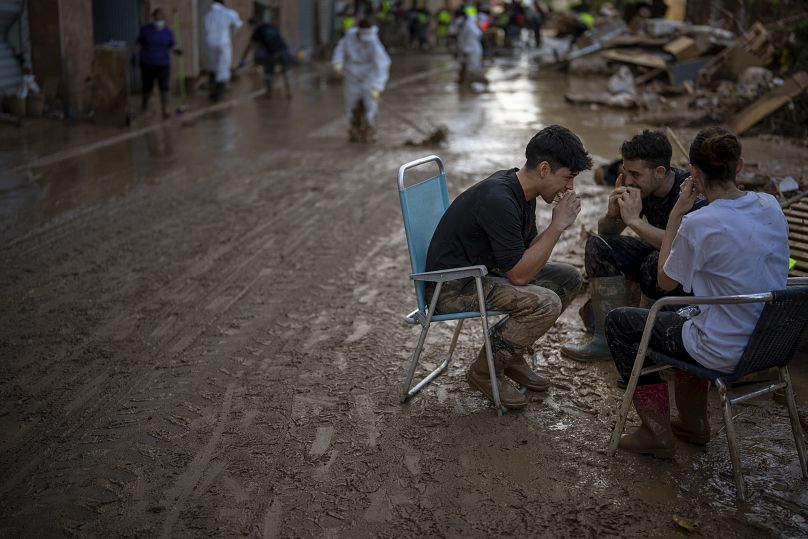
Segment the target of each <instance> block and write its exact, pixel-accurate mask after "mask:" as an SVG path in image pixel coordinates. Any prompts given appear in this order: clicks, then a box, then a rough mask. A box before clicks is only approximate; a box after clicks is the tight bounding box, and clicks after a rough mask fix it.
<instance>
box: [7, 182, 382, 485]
mask: <svg viewBox="0 0 808 539" xmlns="http://www.w3.org/2000/svg"><path fill="white" fill-rule="evenodd" d="M343 185H349V186H350V185H352V184H351V183H350V182H344V184H343ZM358 188H359V186H358V185H357V186H356V187H355V188H354V189H351V190H349V191H348V192H347V193H346V194H344V195H343V196H342V197H341V198H339V199H337V202H338V203H337V204H335V205H334V207H337V208H338V207H340V206H341V205H342V204H344V203H346V202H348V201H350V200H351V199H352V198H353V193H352V191H354V190H356V189H358ZM379 196H384V195H379ZM309 199H310V197H304V198H303V199H301V200H300V201H299V203H298V204H297V205H295V206H292V207H290V208H288V209H287V210H286V211H285V212H284V213H283V214H281V215H279V216H276V217H275V218H274V219H273V220H272V222H271V224H274V223H275V222H277V221H279V220H282V219H283V218H286V219H294V218H297V217H299V215H298V213H300V211H301V209H305V208H304V206H306V204H307V203H308V202H309ZM319 219H320V216H319V215H318V216H316V217H315V218H310V220H309V221H308V222H307V223H306V224H305V227H304V229H303V230H304V232H302V233H301V234H299V235H298V236H297V238H293V240H292V241H291V242H288V243H287V244H286V245H285V251H284V252H285V254H286V255H293V254H295V253H296V252H297V251H298V250H300V249H301V248H302V247H304V246H305V245H306V244H307V243H311V242H314V241H315V240H314V238H315V235H314V234H310V232H311V231H312V230H313V227H314V226H315V224H316V222H317V221H318V220H319ZM271 224H264V225H262V226H261V227H258V228H257V229H253V230H252V231H251V232H250V233H248V234H247V235H245V236H243V237H242V239H241V241H247V238H250V237H251V236H254V235H257V234H259V233H260V231H262V230H263V229H265V228H268V227H269V226H271ZM261 239H262V238H258V239H256V243H257V242H258V241H260V240H261ZM301 239H308V242H305V241H301ZM273 243H274V242H267V243H266V244H265V245H264V246H263V248H262V249H259V250H258V251H256V252H254V254H253V255H251V256H250V257H249V258H248V260H247V261H246V262H244V263H242V264H240V265H236V264H234V266H235V267H233V268H232V269H231V271H230V273H228V274H227V275H226V276H225V278H224V279H222V280H221V281H220V287H218V288H214V291H213V292H212V293H210V294H205V295H203V296H202V298H201V300H200V301H197V304H198V305H201V304H202V303H205V302H206V301H207V304H208V305H210V299H211V298H213V299H214V300H215V298H217V297H221V294H222V292H223V291H224V290H226V288H227V285H228V284H229V283H230V282H231V281H233V280H235V279H236V278H237V277H238V275H239V273H243V272H244V270H245V269H246V268H248V267H249V265H250V264H251V263H252V262H254V261H255V260H257V259H258V258H259V256H260V255H262V254H263V253H264V251H266V250H267V249H268V248H270V247H271V246H272V245H273ZM253 246H254V243H250V244H248V245H247V246H246V248H244V249H241V250H245V251H247V252H249V251H250V249H249V247H253ZM237 247H240V246H239V245H234V246H233V247H232V248H231V249H229V250H228V251H227V252H229V251H232V250H235V249H236V248H237ZM326 252H328V253H329V254H330V255H332V256H334V257H335V258H339V256H338V255H340V254H341V252H340V251H339V249H338V248H334V249H326ZM266 275H267V273H266V270H264V271H263V272H261V273H259V275H258V276H257V277H256V278H254V279H253V281H252V282H251V283H250V284H249V285H248V286H247V287H245V288H243V289H242V290H241V292H240V293H239V294H237V296H236V297H235V298H232V299H230V300H229V301H228V302H227V303H224V304H223V305H222V307H224V310H221V309H215V311H216V312H215V313H213V315H212V316H211V317H210V318H209V323H208V324H207V325H208V326H209V325H210V324H212V323H213V321H214V320H215V319H216V317H217V316H220V315H221V314H223V313H224V312H225V311H226V310H227V309H229V308H230V307H231V306H232V305H233V304H234V303H235V302H236V301H238V299H240V298H242V297H243V296H244V295H245V294H246V293H247V291H248V290H249V289H250V287H252V286H253V285H254V284H255V282H257V280H258V279H260V278H261V277H262V276H266ZM180 280H181V279H175V282H177V281H180ZM191 299H194V298H191ZM144 303H148V301H147V302H144ZM209 310H210V309H209ZM191 312H193V310H191ZM126 320H128V317H126V316H122V317H120V318H119V319H116V320H115V321H114V322H113V323H112V324H110V325H108V326H105V327H104V328H102V333H104V334H114V333H115V330H116V329H117V328H118V327H119V326H121V325H123V324H124V323H125V322H126ZM190 323H191V322H186V324H185V325H183V326H181V327H180V328H178V329H177V330H176V331H174V332H172V334H173V335H172V336H171V337H170V338H167V339H164V340H163V345H162V350H163V351H165V349H166V347H167V346H168V345H169V344H171V343H172V342H174V344H173V347H169V348H168V352H169V353H170V354H172V355H176V354H179V353H181V352H182V351H183V350H185V349H186V348H187V347H188V346H190V345H191V344H192V343H193V342H194V341H195V340H196V339H197V338H198V337H199V335H201V334H202V332H203V331H204V329H205V328H204V327H203V328H202V329H200V330H199V331H196V332H191V333H189V334H188V335H190V337H187V336H186V337H182V338H181V340H180V341H179V342H175V338H176V337H177V336H179V335H181V334H183V332H185V331H186V329H187V327H188V325H189V324H190ZM161 324H163V322H162V321H159V320H158V321H157V322H155V325H157V326H158V327H159V326H160V325H161ZM163 326H164V324H163ZM159 351H161V350H159V349H158V351H157V352H155V354H157V353H159ZM98 361H101V360H98ZM114 369H115V367H114V366H110V367H108V368H107V370H106V371H104V372H103V373H102V374H100V375H99V376H97V377H95V378H94V379H93V380H91V382H90V383H88V384H87V385H86V386H84V387H83V388H82V389H81V390H79V391H78V393H79V396H77V397H76V399H74V400H73V401H71V402H70V403H69V404H68V406H67V412H68V413H67V414H66V415H67V417H66V418H65V420H64V421H68V422H69V421H70V416H71V415H72V414H75V412H77V411H78V410H79V409H81V410H82V414H81V419H82V420H81V421H80V422H78V423H76V424H74V425H73V426H72V428H71V427H70V426H69V423H68V424H67V425H64V426H63V427H60V428H58V429H57V430H58V431H60V432H61V433H62V437H63V438H66V437H68V436H70V435H72V434H73V432H75V431H76V430H77V429H78V428H79V427H80V426H82V425H84V424H89V423H92V422H93V420H94V419H95V418H96V417H97V416H98V414H100V413H102V412H103V411H104V410H105V409H107V408H108V407H109V404H111V402H110V401H111V399H115V397H116V396H118V397H121V398H120V399H118V400H119V404H120V403H121V402H122V401H123V400H125V398H126V396H127V395H129V394H131V393H132V392H133V391H135V389H136V385H133V386H130V388H129V390H128V391H126V392H125V394H124V395H116V393H115V392H114V391H109V395H104V394H103V390H104V389H105V388H104V387H103V385H102V384H103V382H104V381H106V380H107V379H108V378H109V375H110V374H111V371H113V370H114ZM92 370H94V366H93V365H90V366H88V367H87V368H86V369H85V370H83V371H81V372H80V373H79V374H78V375H76V376H75V379H79V378H81V377H82V376H85V375H86V374H87V373H88V372H91V371H92ZM43 387H45V386H44V385H43ZM93 399H95V401H93ZM47 406H48V403H43V404H42V406H41V407H40V409H42V408H45V407H47ZM29 430H30V431H31V434H35V432H34V431H35V429H34V428H33V427H32V428H31V429H29ZM20 434H21V433H20ZM16 441H17V443H15V444H14V445H15V446H16V448H17V449H18V450H19V452H20V453H22V454H24V455H26V456H30V449H31V448H30V444H32V443H35V440H32V439H28V440H27V443H26V442H25V441H24V442H22V443H20V442H19V437H17V440H16ZM9 442H10V441H9ZM21 446H22V447H21ZM49 454H50V451H47V452H45V453H44V454H40V455H39V457H38V458H34V459H33V460H32V461H30V462H29V463H27V464H26V465H23V467H22V468H21V469H20V473H18V474H15V476H14V477H12V478H11V480H10V481H8V482H6V483H5V484H4V486H3V489H2V490H1V491H0V496H2V495H4V494H5V493H6V492H8V491H10V490H11V489H12V488H14V487H15V486H16V484H17V483H18V482H19V481H20V480H21V479H22V478H23V477H25V476H26V475H27V474H28V472H30V471H31V469H32V468H34V467H35V466H36V465H38V464H39V463H40V462H41V461H42V459H44V458H45V457H47V456H48V455H49Z"/></svg>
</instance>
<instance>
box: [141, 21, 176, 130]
mask: <svg viewBox="0 0 808 539" xmlns="http://www.w3.org/2000/svg"><path fill="white" fill-rule="evenodd" d="M137 45H138V49H139V50H138V56H139V57H140V73H141V79H142V82H143V94H142V101H141V112H145V111H146V109H147V107H148V105H149V97H150V96H151V92H152V88H154V83H155V81H157V85H158V87H159V88H160V108H161V109H162V112H163V117H164V118H168V117H169V116H171V114H170V113H169V108H168V91H169V78H170V76H171V52H172V51H173V52H174V53H175V54H182V53H181V51H180V50H179V49H177V48H175V45H176V43H175V42H174V34H173V33H172V32H171V30H170V29H168V28H166V21H165V16H164V14H163V10H162V9H160V8H157V9H155V10H154V11H153V12H152V22H151V23H149V24H146V25H144V26H143V27H142V28H141V29H140V33H139V34H138V38H137Z"/></svg>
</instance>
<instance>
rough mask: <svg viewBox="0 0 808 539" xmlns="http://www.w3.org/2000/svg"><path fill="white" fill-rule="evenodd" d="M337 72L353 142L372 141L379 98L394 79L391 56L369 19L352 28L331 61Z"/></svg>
mask: <svg viewBox="0 0 808 539" xmlns="http://www.w3.org/2000/svg"><path fill="white" fill-rule="evenodd" d="M331 65H332V67H333V68H334V71H335V72H336V73H337V74H339V75H342V76H344V79H345V82H344V89H345V108H346V109H347V112H348V116H349V119H350V128H349V131H348V135H349V139H350V140H351V142H372V141H373V140H374V139H375V129H374V121H375V118H376V112H377V111H378V109H379V98H380V96H381V92H382V91H383V90H384V87H385V85H386V84H387V79H388V77H389V76H390V56H388V54H387V51H386V50H385V49H384V45H382V42H381V41H380V40H379V36H378V30H377V28H376V26H373V25H372V24H371V23H370V21H369V20H368V19H363V20H362V21H360V22H359V26H358V27H357V28H350V29H348V31H347V33H346V34H345V35H344V36H343V37H342V39H340V40H339V43H337V47H336V49H334V55H333V57H332V59H331Z"/></svg>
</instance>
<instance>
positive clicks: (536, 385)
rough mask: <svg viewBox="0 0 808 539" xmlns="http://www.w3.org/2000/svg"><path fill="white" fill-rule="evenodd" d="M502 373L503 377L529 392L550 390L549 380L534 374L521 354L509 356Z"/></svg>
mask: <svg viewBox="0 0 808 539" xmlns="http://www.w3.org/2000/svg"><path fill="white" fill-rule="evenodd" d="M504 372H505V376H507V377H508V378H510V379H511V380H513V381H514V382H516V383H517V384H519V385H520V386H522V387H526V388H527V389H529V390H531V391H547V390H548V389H550V380H548V379H547V378H545V377H544V376H539V375H538V374H536V373H535V372H534V371H533V369H531V368H530V366H529V365H528V364H527V361H525V356H524V354H522V353H515V354H513V355H511V357H510V358H509V359H508V361H507V363H506V367H505V371H504Z"/></svg>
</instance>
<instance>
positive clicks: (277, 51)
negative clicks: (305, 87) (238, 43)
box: [239, 18, 292, 99]
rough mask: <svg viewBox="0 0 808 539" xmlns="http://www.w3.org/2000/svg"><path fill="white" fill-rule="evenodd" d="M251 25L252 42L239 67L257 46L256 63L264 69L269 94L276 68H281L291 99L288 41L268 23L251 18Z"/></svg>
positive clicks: (287, 92)
mask: <svg viewBox="0 0 808 539" xmlns="http://www.w3.org/2000/svg"><path fill="white" fill-rule="evenodd" d="M250 25H252V27H253V32H252V35H251V36H250V42H249V43H247V47H246V48H245V49H244V54H242V55H241V61H240V62H239V66H242V65H244V61H245V59H246V58H247V54H248V53H249V52H250V48H251V47H252V45H253V44H255V47H256V48H255V63H256V64H259V65H261V67H263V69H264V83H265V84H266V87H267V92H268V93H271V92H272V79H273V76H274V74H275V68H276V67H278V66H280V68H281V75H282V76H283V85H284V88H285V90H286V98H287V99H289V98H291V97H292V88H291V85H290V84H289V74H288V71H289V66H290V65H291V63H292V57H291V55H290V54H289V47H288V46H287V44H286V41H284V39H283V37H282V36H281V33H280V32H279V31H278V29H277V28H275V27H274V26H273V25H271V24H270V23H268V22H258V20H257V19H255V18H251V19H250Z"/></svg>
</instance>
